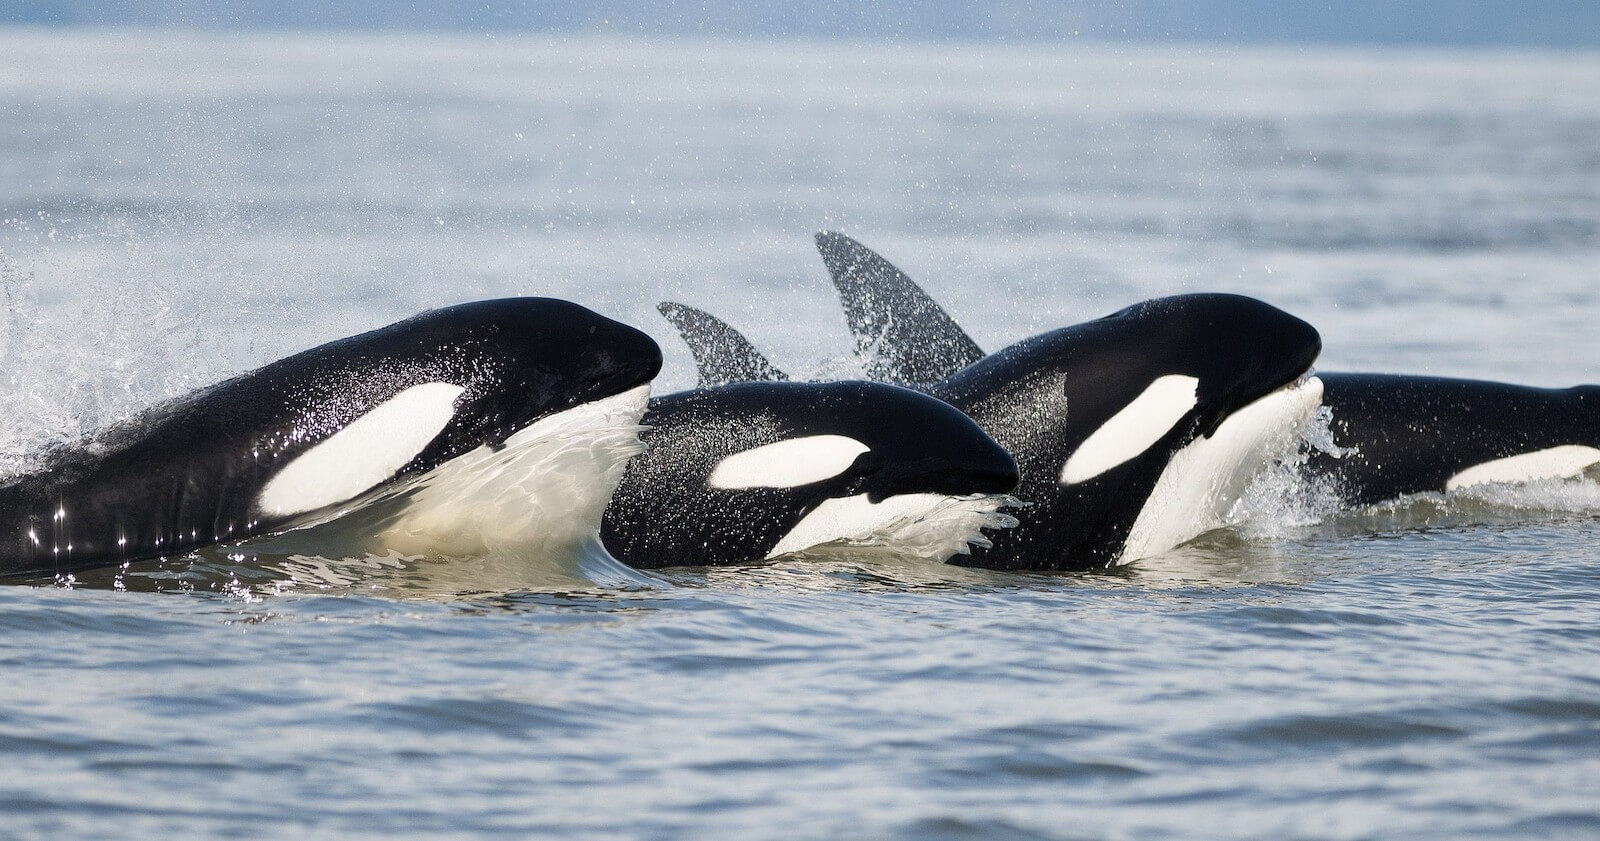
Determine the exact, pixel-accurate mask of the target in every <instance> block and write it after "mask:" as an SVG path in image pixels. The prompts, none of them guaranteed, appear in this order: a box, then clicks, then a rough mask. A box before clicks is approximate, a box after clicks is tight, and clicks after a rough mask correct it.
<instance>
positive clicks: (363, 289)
mask: <svg viewBox="0 0 1600 841" xmlns="http://www.w3.org/2000/svg"><path fill="white" fill-rule="evenodd" d="M1597 91H1600V57H1597V55H1596V54H1594V53H1586V52H1565V53H1563V52H1541V51H1468V50H1459V49H1443V48H1382V49H1378V48H1352V47H1338V48H1336V47H1272V46H1253V47H1195V46H1182V45H1137V46H1134V45H1092V44H1081V43H1067V44H1062V43H1054V44H1039V45H1032V46H1019V45H1002V44H996V43H983V42H954V43H938V44H922V43H913V42H874V43H843V44H824V43H814V42H812V43H808V42H799V43H794V42H766V41H737V40H734V41H728V40H718V41H700V40H659V41H657V40H649V39H627V38H623V37H618V36H607V37H585V36H561V37H552V36H540V35H529V34H522V35H516V34H510V33H500V34H496V35H469V34H455V35H444V34H431V35H420V34H390V35H373V34H365V35H355V34H349V33H329V34H295V33H256V34H227V33H207V34H196V33H184V32H169V31H150V30H121V29H117V30H99V31H96V30H67V31H50V30H38V29H31V30H30V29H0V296H3V297H4V307H3V309H0V406H3V407H4V408H3V409H0V413H3V414H0V417H3V419H4V422H3V423H0V473H4V472H8V471H14V470H16V469H18V468H19V467H20V466H21V465H24V464H25V463H26V461H27V455H28V454H29V453H31V452H34V451H36V450H37V449H38V448H39V447H40V446H42V445H44V444H46V443H48V442H51V441H57V440H62V439H64V438H70V437H73V436H76V435H78V434H80V433H81V432H83V431H86V430H89V429H93V428H96V427H98V426H100V425H102V424H104V423H106V422H109V421H111V420H113V419H116V418H119V417H123V416H126V415H127V414H128V413H130V412H131V411H134V410H136V409H137V408H139V407H141V406H144V405H147V404H149V403H151V402H153V401H156V400H159V399H161V398H164V397H167V396H171V395H174V394H177V393H181V392H182V391H185V390H187V389H189V388H192V387H195V386H199V385H203V384H206V383H209V382H212V381H214V380H216V379H218V378H221V377H223V376H226V375H229V374H231V373H236V372H238V371H241V370H245V369H247V368H250V367H253V366H255V365H258V364H261V363H264V362H267V361H270V360H272V359H275V358H278V357H280V356H283V355H286V354H288V353H291V352H293V351H296V350H299V349H303V348H305V347H307V346H310V345H312V344H314V343H317V342H321V341H325V340H328V339H332V338H336V337H340V336H344V335H348V334H350V333H354V332H357V331H360V330H365V329H369V328H372V327H376V326H379V325H382V324H385V323H388V322H390V321H393V320H396V319H398V318H402V317H404V316H407V315H410V314H412V313H414V312H416V311H418V310H419V309H422V308H426V307H430V306H436V305H442V304H448V303H453V302H457V301H463V300H469V299H474V298H482V297H488V296H499V295H517V294H540V295H555V296H560V297H566V298H570V299H573V300H577V301H580V302H582V303H585V304H587V305H589V306H592V307H594V308H596V309H598V310H600V311H601V312H604V313H606V314H608V315H611V316H614V317H617V318H620V319H623V320H625V321H628V322H630V323H633V324H636V325H638V326H640V327H643V328H645V329H647V330H649V331H650V332H652V333H653V334H654V335H656V336H657V337H658V339H660V340H661V342H662V344H663V347H664V348H665V349H666V350H667V352H668V366H667V369H666V371H665V372H664V374H663V377H662V379H661V380H660V381H658V388H659V390H662V391H666V390H673V389H676V388H683V387H687V386H689V385H692V383H693V379H694V377H693V371H692V368H691V366H690V364H689V360H688V356H687V353H686V352H685V351H684V349H683V348H682V346H681V344H679V343H678V342H677V340H676V338H675V337H674V336H673V335H672V334H671V332H670V331H669V330H668V329H667V326H666V324H665V322H663V321H661V320H660V319H659V317H658V316H657V315H656V314H655V311H654V304H655V303H656V302H657V301H659V300H662V299H663V298H670V299H676V300H681V301H684V302H686V303H690V304H695V305H699V306H703V307H707V308H709V309H711V310H713V311H714V312H717V313H719V314H721V315H723V316H725V317H727V318H729V319H730V320H732V321H733V322H734V323H736V324H737V325H738V326H740V327H742V328H744V329H746V330H747V331H748V332H749V334H750V335H751V336H752V337H753V338H755V339H756V340H757V341H759V342H760V343H762V344H763V345H764V346H766V347H768V348H769V349H770V350H771V351H772V355H773V357H774V360H775V361H776V362H777V363H778V364H779V365H780V366H783V367H787V368H789V369H791V370H794V371H797V372H802V373H806V372H810V373H818V374H823V375H849V374H850V373H851V372H852V371H855V370H858V369H857V368H856V363H855V362H854V360H852V359H850V358H849V357H848V355H847V354H846V350H847V348H849V347H850V342H849V338H848V336H847V334H846V332H845V330H844V326H843V319H842V317H841V316H840V315H839V311H838V308H837V304H836V303H835V301H834V300H833V297H832V293H831V290H830V288H829V287H828V284H827V282H826V275H825V272H824V271H823V268H822V265H821V261H820V260H819V259H818V258H817V256H816V255H815V253H814V251H813V250H812V245H811V240H810V236H811V234H812V232H814V231H815V230H818V229H823V228H834V229H839V230H843V231H845V232H846V233H849V234H851V235H853V236H856V237H858V238H860V239H861V240H863V241H864V242H866V243H867V244H869V245H871V246H873V247H874V248H876V249H878V250H880V251H881V252H883V253H884V254H885V255H886V256H888V257H889V258H890V259H892V260H894V261H895V262H896V263H897V264H899V265H900V266H901V267H902V268H903V269H905V270H906V271H907V272H908V273H910V274H911V275H912V276H913V277H915V278H917V279H918V280H919V281H921V282H922V283H924V285H925V286H926V287H927V288H928V289H929V291H930V292H932V293H933V294H934V295H935V297H937V298H938V299H940V300H941V301H943V302H945V303H946V304H947V305H948V306H949V308H950V309H951V311H952V312H953V313H955V314H956V316H957V318H958V319H959V320H960V321H961V322H962V323H963V324H964V325H965V326H966V327H967V328H968V330H969V331H970V332H971V333H972V334H973V336H974V337H975V338H977V339H978V340H979V341H980V342H981V343H983V344H985V346H987V347H990V348H996V347H999V346H1001V345H1002V344H1004V343H1007V342H1009V341H1012V340H1014V339H1017V338H1021V337H1023V336H1026V335H1029V334H1031V333H1034V332H1037V331H1039V330H1043V329H1047V328H1051V327H1055V326H1060V325H1063V324H1067V323H1071V322H1075V321H1079V320H1083V319H1085V318H1090V317H1095V316H1098V315H1102V314H1105V313H1107V312H1110V311H1112V310H1115V309H1118V308H1120V307H1122V306H1123V305H1125V304H1127V303H1131V302H1132V301H1134V300H1137V299H1141V298H1145V297H1149V296H1152V295H1160V294H1169V293H1173V292H1179V291H1201V290H1205V291H1213V290H1215V291H1235V292H1243V293H1246V294H1251V295H1255V296H1258V297H1261V298H1264V299H1266V300H1268V301H1270V302H1272V303H1274V304H1277V305H1278V306H1281V307H1283V308H1285V309H1288V310H1290V311H1292V312H1294V313H1296V314H1297V315H1300V316H1302V317H1304V318H1307V319H1308V320H1310V321H1311V322H1313V323H1314V324H1316V325H1317V326H1318V327H1319V328H1320V329H1321V330H1322V332H1323V336H1324V341H1325V345H1326V351H1325V353H1324V356H1323V360H1322V362H1321V364H1320V367H1322V368H1323V369H1326V370H1382V371H1402V372H1414V373H1433V374H1448V375H1465V376H1481V377H1492V378H1502V379H1510V380H1514V381H1520V382H1527V383H1533V384H1541V385H1566V384H1572V383H1576V382H1581V381H1592V380H1594V379H1595V378H1596V374H1595V371H1596V359H1597V357H1600V332H1597V331H1596V330H1595V327H1594V325H1595V322H1596V319H1597V318H1600V282H1597V281H1600V278H1597V270H1600V259H1597V258H1600V143H1597V141H1596V138H1600V97H1597V96H1596V92H1597ZM1292 496H1293V494H1279V493H1277V492H1275V491H1274V492H1269V493H1261V494H1258V495H1257V497H1256V499H1255V500H1254V502H1253V504H1254V505H1255V506H1256V511H1255V512H1254V516H1253V517H1252V518H1251V519H1250V520H1249V521H1248V522H1246V523H1245V525H1244V526H1242V527H1240V528H1238V529H1235V530H1232V531H1229V532H1224V533H1220V534H1214V535H1210V536H1208V537H1206V538H1204V539H1202V540H1201V541H1200V542H1198V543H1197V544H1194V545H1191V546H1189V547H1184V548H1182V549H1180V550H1178V551H1175V552H1173V553H1171V554H1169V555H1167V556H1163V557H1160V558H1155V559H1151V560H1149V561H1143V562H1140V563H1138V564H1136V565H1134V566H1132V567H1129V568H1126V569H1120V570H1115V571H1111V572H1105V573H1093V574H1076V575H1009V574H997V573H984V572H975V571H964V570H959V569H955V568H917V567H885V566H882V565H877V564H873V563H870V562H862V563H859V564H851V563H844V562H839V563H803V562H793V563H787V564H785V563H779V564H775V565H770V566H764V567H754V568H746V569H731V570H715V571H679V572H675V573H673V574H671V575H669V576H667V577H666V579H665V582H664V583H665V586H663V587H661V588H658V589H655V590H647V591H637V592H620V591H611V592H608V591H595V592H583V593H503V594H500V593H489V594H478V595H473V596H467V597H460V598H440V599H431V600H422V601H419V600H414V599H405V598H394V597H389V596H386V595H385V591H382V590H378V591H373V590H370V589H365V590H364V589H363V588H361V587H360V586H349V585H344V586H330V585H329V584H328V583H327V582H326V581H319V580H318V579H316V578H315V577H312V578H309V579H308V580H307V582H306V583H304V584H303V585H301V586H292V585H291V586H283V584H282V582H279V584H278V585H276V586H273V587H266V586H253V585H252V582H251V581H250V580H248V579H246V580H244V581H242V582H236V581H232V580H230V579H229V577H228V575H219V574H217V573H216V572H215V569H214V568H213V567H214V562H213V561H211V560H207V559H201V560H190V559H176V560H172V561H168V562H165V563H152V564H146V565H138V566H136V568H135V569H134V570H131V571H130V573H129V574H128V576H125V577H123V578H121V579H120V580H116V579H113V578H112V577H111V576H106V577H105V578H104V579H103V580H102V579H101V578H97V577H93V576H89V577H86V578H85V580H84V581H82V582H80V586H77V587H75V588H71V589H65V588H56V587H50V586H42V587H25V586H9V587H5V588H0V624H3V625H4V626H5V627H4V631H3V634H0V640H3V642H0V658H3V662H4V670H5V671H4V674H5V677H6V679H5V680H4V681H3V682H0V756H3V759H4V762H3V764H4V767H5V768H6V770H5V771H3V772H0V833H3V834H6V835H9V836H13V837H18V838H33V837H38V838H43V837H84V838H87V837H147V836H154V835H157V834H167V835H172V834H180V835H185V836H193V835H206V836H227V837H241V838H245V837H250V838H254V837H260V838H280V837H285V836H289V835H296V836H307V837H334V836H338V837H380V836H381V837H443V836H460V835H477V834H487V833H489V832H499V831H506V832H514V833H516V834H518V835H521V836H524V837H527V836H534V837H563V838H573V837H580V838H581V837H617V836H627V835H631V836H637V837H651V838H696V839H700V838H752V837H771V838H777V837H809V838H863V839H865V838H886V837H888V838H894V837H900V838H919V839H920V838H951V839H954V838H1060V839H1066V838H1195V837H1230V838H1238V837H1256V838H1274V839H1278V838H1286V837H1296V838H1375V837H1383V838H1394V837H1410V838H1479V837H1489V838H1527V837H1594V836H1595V835H1596V834H1600V805H1597V803H1596V800H1595V798H1594V796H1593V791H1594V790H1595V789H1596V787H1597V786H1600V701H1596V694H1597V688H1600V621H1597V620H1600V553H1597V552H1596V550H1595V548H1594V546H1595V542H1596V537H1597V535H1600V527H1597V520H1596V514H1597V513H1600V485H1597V484H1596V483H1593V482H1587V481H1577V482H1566V483H1551V484H1547V485H1543V486H1539V487H1535V488H1525V489H1516V490H1503V489H1501V490H1490V491H1481V492H1477V493H1475V494H1472V495H1466V496H1458V497H1454V498H1450V499H1427V500H1421V501H1417V502H1414V503H1409V504H1405V505H1401V506H1395V507H1391V508H1386V509H1383V510H1378V511H1369V512H1361V513H1358V514H1351V515H1334V514H1331V513H1329V512H1328V511H1326V510H1305V509H1303V508H1296V507H1295V506H1293V505H1291V504H1288V503H1285V502H1284V501H1283V500H1284V499H1285V498H1288V497H1292ZM208 565H213V566H208ZM197 571H198V572H197ZM230 575H231V573H230ZM119 584H120V585H121V586H127V587H128V588H129V589H130V590H132V592H118V591H117V590H116V589H115V588H116V587H117V586H119Z"/></svg>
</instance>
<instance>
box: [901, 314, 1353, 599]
mask: <svg viewBox="0 0 1600 841" xmlns="http://www.w3.org/2000/svg"><path fill="white" fill-rule="evenodd" d="M1321 347H1322V343H1321V339H1320V337H1319V336H1318V335H1317V331H1316V329H1315V328H1313V327H1312V326H1311V325H1309V324H1307V323H1305V322H1304V321H1301V320H1300V319H1298V318H1295V317H1294V316H1292V315H1289V314H1288V313H1285V312H1283V311H1282V310H1279V309H1277V308H1275V307H1272V306H1269V305H1267V304H1265V303H1262V302H1261V301H1257V300H1255V299H1253V298H1246V297H1243V296H1240V295H1215V294H1206V295H1179V296H1175V297H1171V298H1157V299H1155V300H1151V301H1145V302H1143V303H1140V304H1136V305H1134V306H1132V307H1129V308H1127V309H1124V310H1122V311H1120V312H1117V313H1114V314H1112V315H1110V316H1107V317H1105V318H1102V319H1099V320H1097V321H1090V322H1087V323H1085V324H1078V325H1074V326H1071V327H1063V328H1061V329H1059V330H1052V331H1051V332H1049V333H1044V334H1041V335H1039V336H1034V337H1033V338H1030V339H1025V340H1023V341H1021V342H1018V343H1016V344H1014V345H1011V346H1010V347H1007V348H1005V349H1003V350H1000V351H998V352H996V353H993V354H990V355H989V356H986V357H984V358H983V359H981V360H979V361H978V362H975V363H973V364H972V365H969V366H967V367H965V368H963V369H961V370H960V371H957V372H956V373H955V374H953V375H951V376H950V377H949V378H948V379H945V380H943V381H941V382H938V383H935V384H933V385H932V386H930V387H929V393H931V394H933V395H934V396H935V397H939V398H940V399H943V400H946V401H948V402H949V403H950V404H951V405H953V406H955V407H956V408H958V409H961V410H962V411H963V412H966V413H967V414H968V415H970V416H971V417H972V419H973V420H975V421H977V422H978V425H979V426H981V427H983V428H984V431H986V432H988V433H989V434H990V435H992V436H994V439H995V440H996V441H998V442H1000V445H1001V446H1003V447H1005V448H1006V449H1007V451H1009V452H1010V453H1011V454H1012V455H1013V456H1015V457H1016V459H1017V464H1018V466H1019V467H1020V468H1021V471H1022V481H1021V483H1020V484H1019V485H1018V486H1017V491H1016V494H1017V496H1018V497H1019V498H1021V499H1023V500H1026V501H1028V502H1030V503H1032V506H1031V507H1029V508H1026V509H1024V510H1023V511H1022V512H1020V513H1019V514H1018V515H1017V516H1018V519H1020V520H1021V521H1022V523H1021V525H1019V526H1017V527H1016V528H1014V529H1009V530H1006V531H1003V532H999V533H997V534H995V535H993V536H992V539H993V540H994V544H995V545H994V548H992V549H989V550H986V551H975V552H974V553H973V554H972V555H971V556H968V557H962V558H957V559H955V561H954V562H955V563H959V564H966V565H971V566H983V567H991V568H1001V569H1078V568H1086V567H1096V566H1104V565H1107V564H1110V563H1114V562H1115V561H1116V560H1117V555H1118V553H1119V552H1120V551H1121V549H1122V546H1123V544H1124V543H1125V542H1126V539H1127V536H1128V532H1129V530H1130V529H1131V528H1132V527H1133V523H1134V521H1135V520H1136V519H1137V517H1138V515H1139V511H1140V510H1141V509H1142V508H1143V505H1144V501H1145V499H1146V498H1148V497H1149V495H1150V492H1151V490H1152V489H1153V488H1154V487H1155V483H1156V480H1157V479H1159V478H1160V476H1161V473H1162V471H1163V470H1164V469H1165V468H1166V465H1167V462H1168V461H1169V460H1170V459H1171V457H1172V455H1173V454H1174V453H1176V452H1177V451H1178V450H1179V449H1182V448H1183V447H1184V446H1186V445H1188V444H1189V443H1191V442H1193V441H1194V440H1196V439H1197V438H1200V437H1202V436H1207V435H1210V434H1211V433H1212V432H1213V431H1214V430H1215V429H1216V427H1217V426H1218V425H1219V424H1220V423H1221V422H1222V421H1223V420H1225V419H1226V418H1227V416H1228V415H1229V414H1231V413H1232V412H1234V411H1235V410H1237V409H1240V408H1242V407H1244V406H1245V405H1247V404H1249V403H1251V402H1254V401H1255V400H1257V399H1259V398H1261V397H1263V396H1265V395H1267V394H1268V393H1270V392H1272V391H1274V390H1276V389H1278V388H1281V387H1282V386H1285V385H1288V384H1290V383H1292V382H1294V381H1295V380H1296V379H1298V378H1299V377H1300V376H1301V375H1303V374H1304V373H1305V372H1306V371H1308V370H1309V369H1310V367H1311V363H1312V362H1313V361H1315V359H1316V357H1317V354H1318V352H1319V351H1320V350H1321ZM1169 374H1180V375H1187V376H1192V377H1195V378H1196V379H1197V380H1198V381H1199V384H1198V386H1197V393H1196V397H1197V398H1198V402H1197V404H1196V406H1195V408H1194V409H1193V410H1191V411H1190V412H1189V413H1188V414H1187V415H1186V416H1184V417H1183V418H1182V419H1181V420H1179V422H1178V423H1177V424H1176V425H1174V426H1173V428H1172V429H1171V430H1170V431H1169V432H1168V433H1167V434H1166V435H1164V436H1163V437H1162V438H1161V439H1160V440H1158V441H1157V442H1156V443H1155V444H1154V445H1152V446H1150V447H1149V448H1148V449H1146V450H1145V451H1144V452H1143V453H1142V454H1140V455H1138V456H1136V457H1134V458H1132V459H1130V460H1129V461H1127V462H1124V463H1123V464H1121V465H1119V466H1117V467H1114V468H1112V469H1110V470H1108V471H1106V472H1105V473H1102V474H1101V475H1099V476H1097V477H1095V478H1093V479H1090V480H1088V481H1085V482H1081V483H1078V484H1075V485H1062V484H1061V483H1060V481H1059V479H1060V476H1061V469H1062V465H1063V464H1065V462H1066V460H1067V458H1069V457H1070V456H1071V455H1072V454H1073V452H1075V451H1076V450H1077V448H1078V447H1079V445H1081V444H1082V443H1083V442H1084V440H1085V439H1087V438H1088V437H1089V435H1090V434H1092V433H1093V432H1094V431H1095V430H1097V429H1099V428H1100V426H1101V425H1103V424H1104V423H1105V422H1106V421H1107V420H1109V419H1110V418H1111V416H1112V415H1114V414H1116V413H1117V412H1118V411H1119V410H1121V409H1122V408H1123V407H1124V406H1127V405H1128V403H1130V402H1131V401H1132V400H1133V399H1134V398H1135V397H1137V396H1138V395H1139V394H1140V393H1141V392H1142V391H1143V390H1144V389H1145V388H1146V387H1147V386H1148V385H1149V384H1150V383H1151V382H1153V381H1154V380H1155V379H1156V378H1158V377H1162V376H1165V375H1169Z"/></svg>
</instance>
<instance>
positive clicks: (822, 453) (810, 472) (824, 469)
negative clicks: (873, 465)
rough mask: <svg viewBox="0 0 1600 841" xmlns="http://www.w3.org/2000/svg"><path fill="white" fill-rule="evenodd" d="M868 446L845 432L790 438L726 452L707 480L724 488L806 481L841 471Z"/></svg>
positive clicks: (779, 485)
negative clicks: (728, 454)
mask: <svg viewBox="0 0 1600 841" xmlns="http://www.w3.org/2000/svg"><path fill="white" fill-rule="evenodd" d="M868 449H870V448H869V447H867V445H866V444H863V443H861V442H860V441H857V440H856V439H854V438H851V437H849V436H846V435H807V436H804V437H801V438H790V439H787V440H784V441H778V442H775V443H772V444H765V445H762V446H760V447H753V448H751V449H748V450H745V451H743V452H739V453H734V454H733V455H731V456H728V457H727V458H725V459H723V460H722V461H721V462H718V464H717V466H716V468H715V469H714V470H712V471H711V476H710V478H708V479H707V480H706V483H707V484H709V485H710V486H711V487H713V488H723V489H725V490H733V489H738V488H793V487H798V486H800V485H809V484H811V483H812V482H821V481H822V480H824V479H831V478H833V477H835V476H837V475H839V474H840V473H843V472H844V471H845V470H847V469H849V467H850V465H852V464H854V463H855V460H856V458H857V457H859V456H860V455H861V454H862V453H864V452H867V450H868Z"/></svg>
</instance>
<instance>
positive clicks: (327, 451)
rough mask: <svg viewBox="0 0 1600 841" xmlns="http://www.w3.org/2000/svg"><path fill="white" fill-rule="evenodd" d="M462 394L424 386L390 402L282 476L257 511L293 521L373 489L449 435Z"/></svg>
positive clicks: (435, 385)
mask: <svg viewBox="0 0 1600 841" xmlns="http://www.w3.org/2000/svg"><path fill="white" fill-rule="evenodd" d="M462 391H463V389H462V387H461V386H458V385H454V384H452V383H444V382H433V383H423V384H422V385H414V386H412V387H410V388H408V389H406V390H404V391H402V392H400V393H399V394H396V395H395V396H393V397H391V398H389V399H388V400H385V401H384V402H382V403H380V404H378V406H377V407H376V408H374V409H372V411H370V412H367V413H366V414H364V415H362V416H361V417H359V418H356V419H355V420H354V421H351V422H350V423H349V424H347V425H346V426H345V428H343V429H341V430H339V431H338V432H335V433H334V434H332V435H330V436H328V438H327V439H326V440H324V441H322V442H321V443H319V444H317V445H316V446H314V447H312V448H311V449H309V450H307V451H306V452H304V453H302V454H300V456H298V457H297V458H295V459H294V460H293V461H291V462H289V464H288V466H287V467H284V468H283V469H282V470H279V471H278V472H277V474H276V475H274V476H273V477H272V479H271V481H269V482H267V484H266V486H265V487H264V488H262V489H261V495H260V496H259V497H258V498H257V499H256V507H257V508H259V509H260V510H261V512H262V513H263V514H266V515H268V516H273V517H287V516H291V515H294V514H303V513H305V512H307V511H315V510H317V509H318V508H323V507H325V506H329V505H333V504H335V503H339V502H344V501H345V500H348V499H352V498H354V497H357V496H359V495H361V494H363V493H365V492H367V491H369V490H371V489H373V488H374V487H376V486H377V485H378V484H379V483H380V482H382V481H384V480H385V479H388V478H389V477H391V476H393V475H394V474H395V473H397V472H399V470H400V468H402V467H405V466H406V465H407V464H409V463H410V462H411V460H412V459H414V458H416V457H417V455H418V454H419V453H421V452H422V451H423V450H424V449H426V448H427V446H428V444H429V442H431V441H432V440H433V439H434V438H435V437H436V436H438V434H439V433H440V432H442V431H443V430H444V428H445V426H447V425H448V424H449V423H450V419H451V418H452V417H454V416H455V402H456V398H457V397H459V396H460V395H461V392H462Z"/></svg>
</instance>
